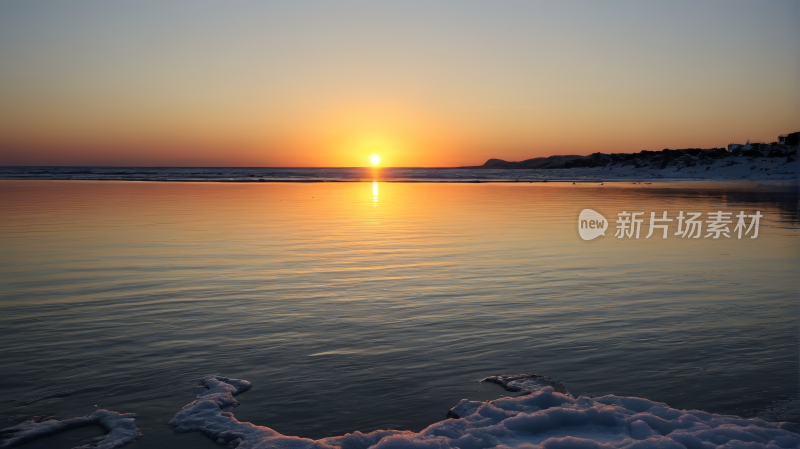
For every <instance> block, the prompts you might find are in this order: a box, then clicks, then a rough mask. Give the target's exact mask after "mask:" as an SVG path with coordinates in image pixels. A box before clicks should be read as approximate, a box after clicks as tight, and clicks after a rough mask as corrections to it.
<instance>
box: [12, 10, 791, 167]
mask: <svg viewBox="0 0 800 449" xmlns="http://www.w3.org/2000/svg"><path fill="white" fill-rule="evenodd" d="M45 3H48V2H46V1H45ZM502 3H503V4H502V5H494V6H492V5H487V4H482V3H480V2H472V1H463V2H444V3H442V4H441V5H438V6H437V7H432V6H426V5H425V4H424V3H418V2H395V3H388V2H387V3H384V4H369V5H365V4H363V3H361V2H356V1H348V0H344V1H342V2H341V3H337V6H336V7H333V6H332V5H327V4H325V3H319V4H316V3H315V4H314V5H312V6H309V7H306V8H304V7H301V6H298V5H294V4H293V3H291V2H281V1H278V2H274V3H271V4H270V5H265V4H252V5H251V4H248V5H247V7H242V8H241V9H236V10H233V9H231V8H226V7H225V6H224V5H221V4H217V3H214V2H205V1H201V2H195V3H186V2H183V1H178V0H171V1H168V2H154V1H142V2H137V3H136V4H125V5H105V4H97V3H96V2H89V1H83V0H78V1H76V2H75V3H72V4H71V5H69V6H67V5H63V4H59V3H58V2H49V3H48V8H42V7H40V6H36V5H32V4H29V3H28V2H9V3H3V4H0V55H2V57H3V60H4V64H3V67H2V68H0V165H90V166H238V167H249V166H263V167H368V166H372V164H371V162H370V156H371V155H373V154H377V155H379V156H380V158H381V161H380V166H381V167H452V166H474V165H481V164H483V163H484V162H486V160H488V159H490V158H499V159H505V160H509V161H520V160H525V159H530V158H534V157H541V156H551V155H567V154H572V155H588V154H591V153H594V152H605V153H610V152H638V151H641V150H661V149H664V148H697V147H700V148H711V147H722V146H725V145H727V144H728V143H744V142H745V141H746V140H748V139H749V140H751V141H764V142H772V141H775V140H776V138H777V136H778V135H780V134H785V133H789V132H794V131H797V130H798V129H800V121H799V120H798V114H797V112H798V104H800V97H798V89H797V88H796V73H797V71H796V67H797V59H798V56H797V55H798V54H800V51H798V44H797V40H796V35H795V33H794V31H793V29H794V28H793V23H792V20H791V19H792V17H796V16H797V14H796V12H797V9H798V7H797V5H796V4H795V3H793V2H789V1H776V2H771V3H769V4H763V3H760V2H743V3H732V2H714V1H711V2H708V3H704V4H702V5H696V4H693V3H681V2H677V3H674V4H669V5H667V4H647V5H644V4H638V3H631V2H622V1H611V2H608V3H605V4H603V5H597V4H594V3H592V2H578V3H575V4H574V5H572V6H570V5H564V4H561V3H555V2H529V3H515V2H510V1H509V2H502ZM531 24H535V25H536V26H532V25H531ZM743 29H754V30H759V32H758V33H755V34H754V33H744V32H741V31H737V30H743ZM145 31H146V32H145Z"/></svg>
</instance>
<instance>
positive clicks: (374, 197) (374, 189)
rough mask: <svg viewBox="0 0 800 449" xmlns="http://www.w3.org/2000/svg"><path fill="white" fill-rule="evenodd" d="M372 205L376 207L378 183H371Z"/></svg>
mask: <svg viewBox="0 0 800 449" xmlns="http://www.w3.org/2000/svg"><path fill="white" fill-rule="evenodd" d="M372 205H373V206H375V207H378V182H377V181H373V182H372Z"/></svg>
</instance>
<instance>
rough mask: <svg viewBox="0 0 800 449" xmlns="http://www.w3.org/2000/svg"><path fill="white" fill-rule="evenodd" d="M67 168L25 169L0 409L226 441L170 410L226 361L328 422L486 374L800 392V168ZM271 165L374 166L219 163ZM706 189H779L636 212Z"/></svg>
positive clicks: (693, 405) (342, 426)
mask: <svg viewBox="0 0 800 449" xmlns="http://www.w3.org/2000/svg"><path fill="white" fill-rule="evenodd" d="M4 170H9V169H4ZM15 170H17V172H15V173H17V175H19V173H20V169H15ZM37 170H38V169H37ZM58 170H60V171H59V172H58V174H54V173H53V172H54V171H55V169H53V170H48V169H41V172H40V173H36V174H33V175H31V176H30V177H29V178H32V179H26V180H9V179H8V178H9V177H12V178H13V177H17V178H19V177H20V176H17V175H13V176H12V175H8V172H6V174H5V175H3V174H2V173H0V178H4V179H5V180H0V216H2V220H0V228H1V230H0V342H2V344H0V360H1V361H2V363H0V376H1V377H2V379H3V382H0V429H2V428H4V427H8V426H11V425H14V424H17V423H19V422H21V421H24V420H26V419H29V418H31V417H32V416H37V415H52V416H56V417H58V418H68V417H75V416H82V415H86V414H88V413H92V412H93V411H95V410H97V409H100V408H103V409H108V410H113V411H117V412H121V413H136V414H138V416H139V418H138V419H137V420H136V425H137V427H138V428H139V430H140V431H141V432H142V433H143V436H142V437H141V438H140V439H139V440H137V441H135V442H133V443H131V444H130V445H129V446H126V447H131V448H135V447H142V448H144V447H147V448H151V447H152V448H168V447H170V448H174V447H193V448H204V447H207V448H212V447H219V446H217V445H216V443H215V442H214V441H212V440H211V439H208V438H206V437H205V436H203V435H201V434H199V433H175V432H174V430H173V427H172V426H170V425H169V424H168V421H170V419H172V418H173V417H174V416H175V415H176V413H177V412H178V411H179V410H181V408H182V407H183V406H185V405H186V404H189V403H190V402H191V401H193V400H194V399H195V396H196V395H197V393H198V390H197V387H198V386H199V385H200V380H201V379H202V378H203V377H204V376H206V375H209V374H216V375H221V376H229V377H233V378H239V379H246V380H248V381H249V382H251V383H252V388H251V389H250V390H249V391H247V392H246V393H243V394H241V395H240V396H238V397H237V398H238V399H239V400H240V402H241V403H242V405H241V406H240V407H238V408H236V409H233V410H232V412H233V413H234V414H235V416H236V418H237V419H238V420H239V421H246V422H251V423H253V424H256V425H259V426H266V427H269V428H271V429H274V430H275V431H277V432H280V433H281V434H284V435H292V436H301V437H307V438H312V439H319V438H325V437H332V436H337V435H343V434H345V433H348V432H354V431H357V430H358V431H362V432H368V431H372V430H376V429H387V428H390V429H399V430H412V431H419V430H421V429H423V428H425V427H426V426H428V425H431V424H433V423H435V422H437V421H441V420H443V419H445V416H446V414H447V412H448V410H450V409H451V408H452V407H454V406H456V404H458V403H459V401H460V400H461V399H470V400H477V401H486V400H491V399H496V398H499V397H502V396H505V395H508V396H513V395H514V393H510V392H508V391H506V390H504V389H503V388H502V387H500V386H499V385H495V384H488V383H480V382H479V381H480V380H481V379H483V378H485V377H488V376H494V375H503V374H521V373H537V374H541V375H546V376H550V377H551V378H553V379H555V380H558V381H560V382H562V383H563V384H564V385H565V386H566V388H567V389H568V390H569V391H570V392H571V393H572V395H573V396H575V397H577V396H578V395H586V397H599V396H603V395H609V394H613V395H617V396H633V397H640V398H646V399H648V400H651V401H657V402H664V403H666V404H668V405H669V406H670V407H672V408H676V409H698V410H705V411H708V412H711V413H718V414H734V415H739V416H744V417H750V416H766V415H765V413H767V412H768V411H769V410H770V409H771V408H772V407H780V406H781V405H782V404H785V403H787V401H791V400H796V399H797V398H798V381H799V380H800V372H799V370H800V343H799V342H798V302H797V297H798V296H797V293H798V291H797V281H796V276H797V273H798V268H800V258H798V256H800V254H799V252H798V241H800V240H798V229H800V219H799V218H798V193H797V192H798V189H797V183H796V182H794V183H792V182H784V183H780V182H776V183H756V182H738V183H737V182H657V181H654V182H652V183H645V182H641V183H638V182H637V183H630V182H626V183H623V182H619V183H609V182H604V183H601V182H583V183H580V182H579V183H577V184H573V183H572V182H547V183H543V182H538V183H527V182H511V183H509V182H503V183H493V182H480V183H464V182H444V183H441V182H438V183H437V182H426V181H440V180H450V181H455V180H462V181H465V180H466V181H468V180H475V179H477V178H475V177H476V176H477V175H476V174H475V172H476V171H474V170H464V171H463V172H458V173H462V174H463V176H462V177H461V178H458V177H455V176H456V175H453V173H457V172H456V171H452V170H451V171H447V170H445V171H446V172H447V173H450V174H449V175H439V174H433V175H432V174H431V173H430V172H428V173H427V174H424V176H423V175H418V174H414V173H418V172H414V173H412V172H413V170H414V169H407V170H408V171H407V172H403V171H402V170H399V169H398V170H397V171H396V172H392V173H393V175H392V176H391V177H388V176H384V177H382V178H380V179H381V182H371V181H369V180H370V179H372V175H373V173H372V172H370V170H368V169H353V170H354V171H353V172H352V173H349V172H348V173H349V174H346V175H343V174H342V173H343V172H342V171H341V170H340V171H338V172H335V173H334V174H333V175H331V174H330V173H329V172H328V171H326V169H318V170H317V171H313V170H312V172H311V174H309V172H308V170H309V169H283V170H278V172H279V173H278V174H275V173H276V171H275V170H273V171H271V172H269V171H266V170H261V171H259V169H236V170H237V171H236V173H230V172H227V171H225V170H224V169H220V170H215V169H171V171H169V172H168V173H165V172H159V171H158V170H156V169H113V170H115V172H114V173H111V171H112V169H102V170H105V171H103V173H106V174H107V177H108V179H106V178H102V179H106V180H104V181H99V180H98V179H101V178H100V176H101V175H99V174H97V171H98V170H99V169H85V170H84V169H75V168H70V170H71V172H73V173H71V174H66V170H67V169H64V168H62V169H58ZM82 170H83V171H92V173H83V172H82ZM102 170H101V171H102ZM179 170H183V171H181V172H180V173H179V174H178V175H175V173H176V172H177V171H179ZM185 170H195V172H192V173H189V172H184V171H185ZM429 170H434V169H429ZM48 171H49V173H46V172H48ZM249 171H252V173H250V172H249ZM478 172H480V173H483V175H482V176H486V177H485V178H482V180H484V181H490V180H496V179H497V177H496V176H494V175H492V173H491V172H492V171H478ZM499 172H504V173H505V174H504V175H503V176H506V177H508V176H511V175H510V173H512V172H514V171H513V170H506V171H502V170H500V171H499ZM123 173H124V174H123ZM196 173H202V175H201V174H196ZM242 173H244V174H242ZM269 173H273V174H274V176H272V178H270V175H269ZM337 173H338V174H337ZM403 173H405V174H403ZM409 173H411V174H409ZM250 174H252V175H253V177H252V178H255V180H258V179H259V178H261V179H265V180H267V179H271V180H273V181H281V180H283V181H292V180H300V181H303V180H306V181H307V180H316V181H321V180H338V181H343V180H347V181H353V180H359V181H361V182H313V183H303V182H264V183H258V182H208V181H210V180H222V181H224V180H248V179H249V178H251V177H250ZM66 176H71V177H72V179H70V180H58V179H60V178H64V177H66ZM102 176H106V175H102ZM404 176H405V178H404ZM448 176H449V177H448ZM48 177H50V178H54V179H48ZM81 177H84V178H90V179H91V180H81ZM176 177H179V178H180V180H182V181H186V182H180V183H176V182H136V181H131V180H135V179H140V180H141V179H146V180H167V179H174V178H176ZM195 177H198V178H195ZM199 177H202V181H203V182H191V181H197V180H201V179H199ZM128 178H130V179H131V180H127V181H122V180H120V179H128ZM290 178H291V179H290ZM390 178H391V179H390ZM510 179H513V177H512V178H507V179H504V180H510ZM386 180H407V181H408V180H413V181H418V182H384V181H386ZM583 209H592V210H594V211H597V212H598V213H600V214H602V216H604V217H605V218H606V219H607V220H608V222H609V228H608V230H607V232H606V234H605V236H600V237H598V238H596V239H594V240H592V241H584V240H582V239H581V238H580V236H579V233H578V217H579V214H580V212H581V211H582V210H583ZM681 211H683V212H701V213H702V220H703V221H704V223H705V221H706V220H707V219H708V215H707V214H708V213H709V212H717V211H723V212H731V213H732V215H733V216H735V215H736V214H739V213H740V212H745V213H746V214H747V215H752V214H755V213H756V212H759V214H760V215H761V216H762V217H761V218H760V225H759V234H758V237H757V238H755V239H753V238H751V236H752V231H751V233H750V234H749V235H745V236H744V237H743V238H741V239H739V238H737V236H736V234H735V232H732V235H731V237H725V236H724V235H723V236H721V237H720V238H718V239H714V238H712V237H705V234H706V232H705V231H706V228H703V231H704V232H703V235H701V236H700V238H697V239H695V238H686V237H683V238H682V237H681V236H680V235H676V234H675V232H677V230H678V223H677V220H675V221H672V222H669V226H670V227H669V229H668V232H667V234H668V238H666V239H664V238H661V230H657V231H656V232H655V235H654V236H651V237H650V238H646V235H647V232H648V227H647V226H643V227H642V232H641V235H640V236H639V238H638V239H637V238H634V237H629V238H627V237H626V238H616V237H615V236H614V234H615V222H616V221H617V218H618V214H619V213H622V212H643V213H644V214H643V215H642V217H644V219H645V222H647V221H649V219H650V212H655V213H656V215H657V216H658V217H661V216H662V215H661V214H662V213H663V212H666V213H667V216H668V217H670V218H672V219H676V217H677V216H678V213H679V212H681ZM735 224H736V218H735V217H734V218H733V223H732V224H731V225H730V229H731V231H733V226H734V225H735ZM706 226H707V225H706ZM782 416H785V415H782ZM102 433H103V432H102V431H101V430H98V429H94V428H89V429H77V430H71V431H68V432H66V433H64V434H61V435H59V436H55V437H50V438H47V439H43V440H39V441H36V442H33V443H29V444H28V445H25V446H23V447H26V448H28V447H30V448H38V447H56V448H57V447H72V446H74V445H76V444H78V443H81V442H83V443H81V444H85V441H86V440H87V439H89V438H91V437H93V436H96V435H100V434H102Z"/></svg>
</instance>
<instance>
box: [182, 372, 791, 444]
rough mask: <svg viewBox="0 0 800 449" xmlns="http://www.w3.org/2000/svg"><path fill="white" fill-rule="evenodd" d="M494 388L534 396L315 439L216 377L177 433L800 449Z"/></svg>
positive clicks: (608, 403)
mask: <svg viewBox="0 0 800 449" xmlns="http://www.w3.org/2000/svg"><path fill="white" fill-rule="evenodd" d="M487 379H492V378H487ZM489 381H492V382H497V383H500V384H501V385H503V383H505V384H506V385H504V386H506V387H507V388H508V385H512V383H513V385H512V388H517V387H519V388H520V390H523V387H526V386H527V387H532V388H534V389H535V391H532V392H530V393H529V394H526V395H522V396H519V397H513V398H511V397H507V398H501V399H497V400H494V401H488V402H478V401H468V400H466V399H465V400H462V401H461V402H460V403H459V404H457V405H456V406H455V407H454V408H453V409H452V410H451V413H450V416H458V418H455V417H454V418H450V419H446V420H444V421H441V422H438V423H435V424H432V425H430V426H428V427H427V428H426V429H424V430H422V431H421V432H410V431H397V430H378V431H375V432H371V433H366V434H364V433H361V432H354V433H350V434H347V435H344V436H340V437H332V438H324V439H321V440H310V439H307V438H299V437H292V436H286V435H282V434H280V433H278V432H276V431H274V430H272V429H270V428H267V427H261V426H256V425H253V424H251V423H246V422H240V421H238V420H236V418H235V417H234V415H233V414H232V413H231V412H230V411H229V410H230V409H231V408H232V407H235V406H237V405H238V402H237V401H236V399H235V398H234V396H235V395H237V394H239V393H242V392H244V391H246V390H247V389H248V388H250V383H249V382H247V381H243V380H238V379H229V378H225V377H219V376H208V377H206V378H205V379H203V383H204V384H205V385H206V387H207V388H208V389H207V390H205V391H204V392H202V393H201V394H200V395H198V397H197V400H195V401H194V402H192V403H190V404H189V405H187V406H185V407H184V408H183V409H182V410H181V411H180V412H179V413H178V414H177V415H175V417H174V418H173V419H172V420H171V421H170V424H172V425H173V426H175V430H176V431H178V432H191V431H199V432H202V433H204V434H205V435H206V436H208V437H210V438H212V439H214V440H215V441H216V442H217V443H220V444H223V445H226V446H228V447H236V448H238V449H253V448H271V447H280V448H282V449H295V448H296V449H301V448H302V449H311V448H314V449H334V448H341V449H367V448H374V449H449V448H458V449H484V448H495V447H496V448H500V449H506V448H524V449H573V448H574V449H614V448H618V449H656V448H659V449H671V448H674V449H684V448H685V449H713V448H726V449H728V448H730V449H734V448H743V449H745V448H746V449H759V448H769V449H779V448H787V449H788V448H800V433H799V432H800V431H799V430H798V428H797V427H795V426H794V425H792V424H789V423H770V422H765V421H763V420H761V419H743V418H739V417H736V416H728V415H716V414H712V413H707V412H702V411H697V410H688V411H687V410H676V409H673V408H670V407H669V406H667V405H666V404H662V403H658V402H653V401H649V400H647V399H641V398H632V397H617V396H613V395H609V396H603V397H599V398H589V397H583V396H582V397H579V398H574V397H572V396H571V395H570V394H569V392H567V391H566V390H564V391H563V392H559V391H556V388H554V386H553V385H544V384H546V383H549V382H555V381H553V380H552V379H549V378H547V377H545V376H536V375H521V376H495V377H494V378H493V380H489ZM514 382H516V383H514ZM557 386H558V385H556V387H557ZM523 392H526V393H527V392H528V391H525V390H523Z"/></svg>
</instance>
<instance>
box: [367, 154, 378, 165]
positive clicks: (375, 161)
mask: <svg viewBox="0 0 800 449" xmlns="http://www.w3.org/2000/svg"><path fill="white" fill-rule="evenodd" d="M369 160H370V162H372V165H378V164H380V163H381V157H380V156H378V155H377V154H373V155H372V156H370V157H369Z"/></svg>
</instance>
